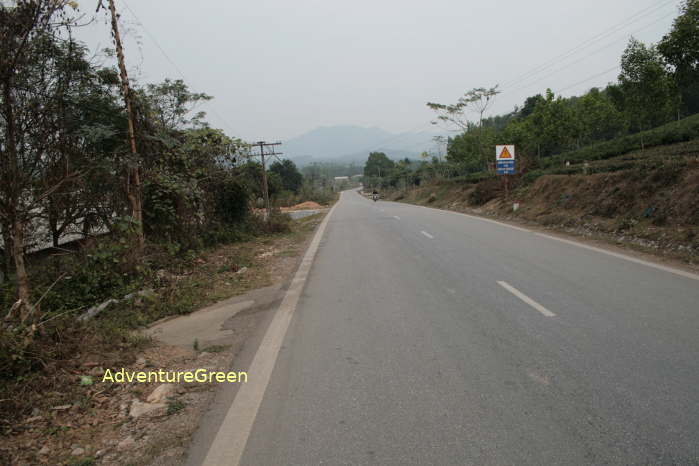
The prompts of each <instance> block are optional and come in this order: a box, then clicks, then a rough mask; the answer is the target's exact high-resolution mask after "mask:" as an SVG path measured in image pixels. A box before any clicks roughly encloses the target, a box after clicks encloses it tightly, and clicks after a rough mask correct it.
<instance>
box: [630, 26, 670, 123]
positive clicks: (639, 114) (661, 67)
mask: <svg viewBox="0 0 699 466" xmlns="http://www.w3.org/2000/svg"><path fill="white" fill-rule="evenodd" d="M619 88H620V91H621V95H622V105H623V109H624V113H625V116H626V119H627V121H628V122H629V126H630V129H631V130H632V131H634V132H637V131H644V130H647V129H650V128H653V127H655V126H659V125H661V124H663V123H666V122H668V121H670V120H671V119H672V118H673V116H674V114H675V112H676V110H677V107H678V104H679V98H678V97H679V96H678V94H677V89H676V87H675V84H674V82H673V80H672V78H671V76H670V74H669V73H668V72H667V70H666V68H665V64H664V62H663V59H662V57H661V55H660V53H659V52H658V50H657V49H656V48H655V47H654V46H646V45H645V44H643V43H642V42H640V41H638V40H636V39H634V38H631V40H630V41H629V45H628V46H627V47H626V50H625V51H624V54H623V56H622V58H621V74H619Z"/></svg>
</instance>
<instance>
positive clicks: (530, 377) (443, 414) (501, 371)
mask: <svg viewBox="0 0 699 466" xmlns="http://www.w3.org/2000/svg"><path fill="white" fill-rule="evenodd" d="M697 278H699V277H696V276H692V275H691V274H684V275H682V274H679V275H678V274H676V273H672V272H671V271H668V270H663V269H662V268H660V269H659V268H654V267H651V266H649V265H647V264H642V263H637V262H633V261H631V260H627V259H624V258H622V257H616V256H613V255H609V254H605V253H602V252H599V251H594V250H590V249H586V248H584V247H578V246H576V245H574V244H569V243H566V242H561V241H556V240H554V239H552V238H550V237H545V236H542V235H539V234H536V233H534V232H531V231H526V230H523V229H517V228H514V227H508V226H505V225H502V224H497V223H494V222H491V221H488V220H483V219H478V218H473V217H469V216H465V215H461V214H456V213H452V212H444V211H439V210H433V209H427V208H422V207H417V206H411V205H406V204H397V203H389V202H383V201H380V202H377V203H374V202H371V201H369V200H367V199H365V198H363V197H361V196H360V195H359V194H358V193H356V192H354V191H352V192H345V193H343V195H342V198H341V200H340V202H339V203H338V205H337V206H336V208H335V210H334V211H333V212H332V216H331V218H330V219H329V221H328V224H327V229H326V231H325V233H324V236H323V240H322V242H321V243H320V248H319V250H318V253H317V256H316V258H315V261H314V263H313V265H312V267H311V269H310V274H309V276H308V281H307V283H306V284H305V288H304V291H303V294H302V296H301V298H300V300H299V302H298V306H297V307H296V310H295V312H294V314H293V318H292V320H291V324H290V326H289V327H288V331H287V332H286V334H285V337H284V339H283V341H282V342H281V344H282V346H281V350H280V352H279V356H278V359H277V360H276V365H275V366H274V370H273V371H272V373H271V378H270V382H269V385H268V386H267V387H266V391H265V392H264V398H263V399H262V402H261V404H260V406H259V410H257V411H256V417H255V418H254V419H255V421H254V424H252V425H251V426H250V429H251V430H250V435H249V438H248V439H247V444H246V446H245V449H244V453H243V454H242V460H241V464H245V465H288V464H298V465H310V464H378V465H394V464H395V465H404V464H440V465H450V464H453V465H464V464H473V465H489V464H493V465H510V464H511V465H515V464H516V465H573V464H589V465H599V464H699V281H697ZM250 377H251V378H253V377H255V373H254V372H251V373H250Z"/></svg>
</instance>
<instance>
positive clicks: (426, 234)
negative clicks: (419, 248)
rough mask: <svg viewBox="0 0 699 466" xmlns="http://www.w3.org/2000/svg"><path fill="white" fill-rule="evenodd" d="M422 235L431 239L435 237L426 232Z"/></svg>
mask: <svg viewBox="0 0 699 466" xmlns="http://www.w3.org/2000/svg"><path fill="white" fill-rule="evenodd" d="M420 233H422V234H423V235H425V236H427V237H428V238H429V239H434V236H432V235H430V234H429V233H427V232H426V231H421V232H420Z"/></svg>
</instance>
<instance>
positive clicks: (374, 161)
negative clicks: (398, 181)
mask: <svg viewBox="0 0 699 466" xmlns="http://www.w3.org/2000/svg"><path fill="white" fill-rule="evenodd" d="M394 167H395V164H394V163H393V160H391V159H389V158H388V156H387V155H386V154H384V153H383V152H372V153H370V154H369V158H368V159H367V161H366V164H365V165H364V176H368V177H384V176H388V175H389V174H390V172H391V171H392V170H393V168H394Z"/></svg>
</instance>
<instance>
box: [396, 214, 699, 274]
mask: <svg viewBox="0 0 699 466" xmlns="http://www.w3.org/2000/svg"><path fill="white" fill-rule="evenodd" d="M406 205H412V206H414V207H422V208H423V209H430V210H434V211H437V212H444V213H449V214H455V215H463V216H464V217H469V218H472V219H474V220H481V221H483V222H488V223H494V224H496V225H500V226H503V227H507V228H511V229H513V230H519V231H524V232H527V233H534V234H535V235H536V236H540V237H542V238H547V239H552V240H555V241H559V242H561V243H566V244H570V245H572V246H577V247H579V248H583V249H588V250H590V251H595V252H599V253H602V254H606V255H608V256H612V257H616V258H617V259H623V260H626V261H629V262H633V263H636V264H640V265H645V266H648V267H652V268H654V269H657V270H662V271H663V272H668V273H672V274H675V275H679V276H680V277H685V278H689V279H691V280H697V281H699V274H696V273H692V272H687V271H685V270H682V269H677V268H674V267H668V266H666V265H660V264H655V263H653V262H649V261H645V260H643V259H636V258H635V257H631V256H629V255H626V254H621V253H618V252H612V251H607V250H606V249H602V248H597V247H595V246H589V245H587V244H583V243H580V242H577V241H571V240H567V239H563V238H558V237H556V236H552V235H547V234H545V233H538V232H536V231H533V230H528V229H526V228H520V227H516V226H513V225H509V224H507V223H502V222H498V221H497V220H491V219H489V218H484V217H479V216H477V215H469V214H465V213H463V212H455V211H453V210H444V209H436V208H434V207H426V206H423V205H416V204H406Z"/></svg>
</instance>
